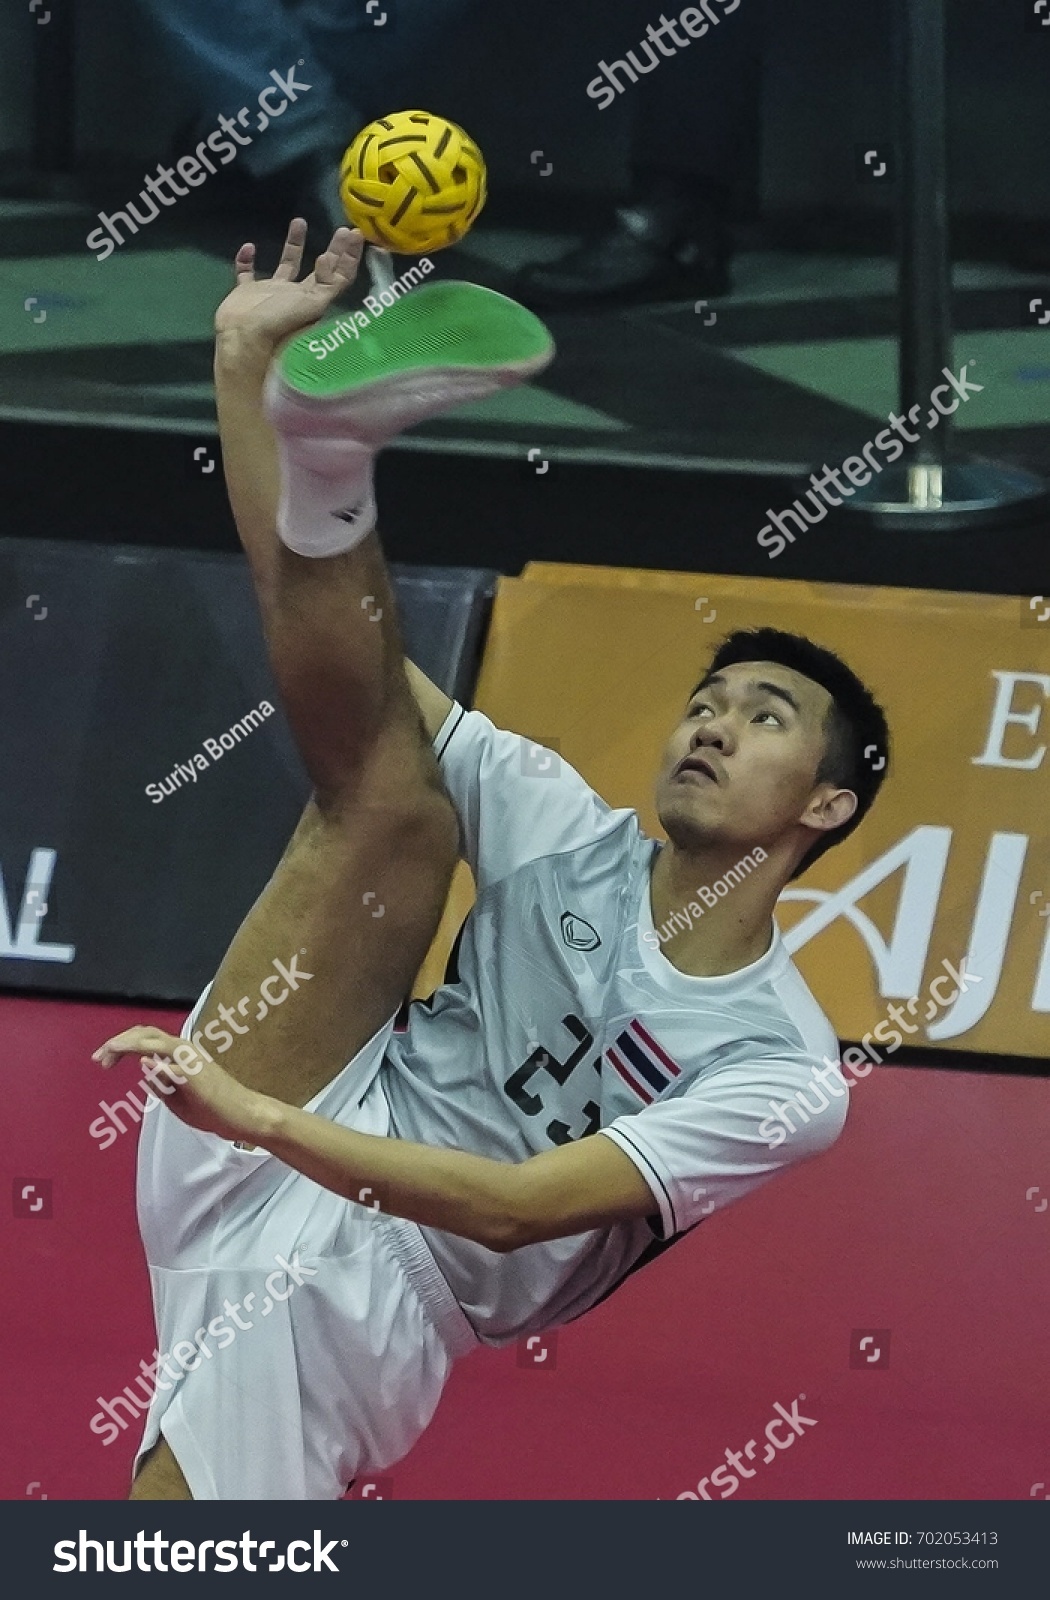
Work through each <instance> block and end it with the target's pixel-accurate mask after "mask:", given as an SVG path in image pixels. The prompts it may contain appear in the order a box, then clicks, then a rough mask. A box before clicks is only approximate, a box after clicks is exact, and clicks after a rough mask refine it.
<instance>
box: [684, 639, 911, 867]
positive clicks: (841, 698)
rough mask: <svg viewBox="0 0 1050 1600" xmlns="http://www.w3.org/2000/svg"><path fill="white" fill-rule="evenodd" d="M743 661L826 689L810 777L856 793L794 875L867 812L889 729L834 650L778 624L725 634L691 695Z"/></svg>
mask: <svg viewBox="0 0 1050 1600" xmlns="http://www.w3.org/2000/svg"><path fill="white" fill-rule="evenodd" d="M746 661H775V662H776V663H777V665H778V666H781V667H789V668H790V669H791V671H792V672H797V673H800V674H801V676H802V677H803V678H809V679H810V680H811V682H813V683H819V684H820V687H821V688H822V689H826V690H827V692H828V694H829V695H830V696H831V700H832V705H831V709H830V711H829V713H828V717H827V721H826V723H825V733H826V736H827V742H826V744H825V748H824V756H823V759H822V761H821V763H820V766H819V767H818V769H817V777H816V781H817V782H818V783H834V784H837V785H838V787H839V788H842V789H852V791H853V793H854V794H855V795H856V796H857V809H856V811H855V812H854V813H853V815H852V817H850V819H849V821H848V822H844V823H842V824H841V826H839V827H838V828H835V829H834V830H833V831H832V832H831V833H828V834H822V835H821V836H820V838H819V839H818V841H817V843H816V844H815V845H813V846H812V848H811V849H809V850H807V852H806V854H805V855H804V856H803V857H802V860H801V861H800V862H799V864H798V866H797V867H796V868H795V870H794V872H793V873H792V874H791V877H792V879H794V878H797V877H799V876H800V875H801V874H802V873H803V872H805V870H806V868H807V867H811V866H812V865H813V863H814V861H816V860H817V859H818V857H819V856H822V855H823V854H824V852H825V850H830V849H831V847H832V845H836V844H841V842H842V840H843V839H847V838H848V837H849V835H850V834H851V833H852V832H853V831H854V829H855V828H858V827H859V826H860V824H861V823H862V822H863V820H864V818H865V817H866V816H867V814H868V812H869V811H870V810H871V807H872V805H873V804H874V801H875V796H876V795H877V794H878V792H879V790H880V789H881V787H882V782H883V779H884V778H885V777H886V774H887V773H888V772H889V764H890V730H889V726H888V724H887V722H886V713H885V712H884V711H883V709H882V707H881V706H880V705H879V703H878V701H877V700H876V699H875V696H874V695H873V694H872V692H871V690H870V689H869V688H868V687H867V686H866V685H865V684H863V683H862V682H861V680H860V679H859V678H858V677H857V675H856V673H855V672H853V671H852V670H851V669H850V668H849V667H847V665H846V663H845V662H844V661H843V660H841V658H840V657H839V656H837V655H835V653H834V651H832V650H827V649H825V647H824V646H823V645H819V644H814V643H813V641H812V639H806V638H804V637H803V635H802V634H798V633H782V632H781V630H780V629H779V628H740V629H738V630H737V631H736V632H735V633H731V634H728V635H727V636H726V638H724V639H723V640H722V642H721V644H719V645H717V646H716V648H715V652H714V655H713V656H712V658H711V664H710V666H709V667H708V669H707V671H706V672H705V673H704V676H703V677H702V678H701V680H700V682H699V683H698V684H697V686H696V689H694V690H693V694H694V695H695V694H696V693H697V692H698V691H699V690H700V689H702V688H703V687H704V685H705V684H706V683H707V682H708V681H709V679H711V678H712V677H713V676H714V675H715V673H716V672H721V670H722V668H723V667H734V666H737V665H738V664H739V663H741V662H746ZM690 698H692V696H690ZM789 881H790V880H789Z"/></svg>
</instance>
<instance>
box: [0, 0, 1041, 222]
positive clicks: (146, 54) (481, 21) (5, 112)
mask: <svg viewBox="0 0 1050 1600" xmlns="http://www.w3.org/2000/svg"><path fill="white" fill-rule="evenodd" d="M63 3H64V5H65V6H66V7H67V8H73V15H74V17H75V25H76V28H77V32H78V37H79V41H80V44H79V49H78V55H77V72H76V128H77V144H78V148H79V151H80V155H81V159H82V161H83V163H84V165H85V167H87V168H97V167H105V166H111V165H114V164H116V165H120V164H128V163H130V165H131V166H133V167H134V166H137V165H138V164H139V163H140V160H149V159H152V160H153V161H155V160H156V159H157V153H158V150H159V149H163V148H164V144H165V141H166V140H167V139H169V138H170V137H171V136H172V135H173V133H174V131H175V129H176V127H177V126H178V124H179V122H180V120H181V119H183V118H184V117H185V116H186V115H187V113H188V111H189V110H190V109H191V108H189V107H187V105H186V104H185V102H184V100H183V98H182V97H181V96H180V93H179V91H178V90H177V89H176V87H175V85H174V84H173V82H172V81H171V78H170V75H169V74H167V73H165V71H164V70H163V57H162V54H161V53H160V51H159V50H158V48H157V45H156V41H155V37H154V36H153V34H152V32H151V30H150V29H149V27H148V26H147V24H146V22H145V20H144V18H143V17H142V15H141V14H140V11H139V9H138V7H137V5H136V3H135V0H90V3H85V0H63ZM216 3H217V4H221V0H216ZM348 3H353V0H348ZM394 3H395V4H396V0H394ZM894 3H895V0H772V3H770V5H769V7H768V24H767V28H766V42H765V51H764V56H765V60H764V81H765V91H764V127H763V159H762V184H761V190H762V200H763V206H764V209H765V210H766V212H767V213H771V212H776V211H783V210H791V209H799V208H802V209H812V208H818V209H819V208H834V207H839V208H842V207H850V206H852V207H859V208H860V209H861V210H862V211H866V212H869V213H872V212H873V213H878V212H879V211H880V210H882V209H883V208H884V206H885V205H886V203H887V200H886V197H885V195H884V193H880V192H879V191H878V190H877V189H873V188H872V187H870V186H860V185H858V182H857V179H856V176H855V172H854V164H853V163H854V150H855V146H856V144H857V143H858V142H860V141H865V142H866V141H869V140H873V139H876V138H880V139H885V138H887V137H888V136H890V135H891V133H892V121H891V119H892V106H891V97H890V93H889V61H890V32H891V19H892V14H893V10H894ZM743 4H744V5H747V4H748V0H743ZM671 9H672V10H673V9H674V8H671ZM678 9H680V7H679V8H678ZM948 11H949V27H950V52H951V54H950V82H951V102H952V103H951V140H952V151H953V163H954V174H953V191H954V192H953V202H954V205H955V208H956V209H957V210H960V211H963V212H972V213H977V214H983V215H985V216H987V217H995V216H1012V217H1017V218H1024V219H1029V220H1035V221H1039V222H1040V223H1047V224H1048V225H1050V161H1048V160H1047V155H1048V153H1050V95H1048V93H1047V83H1048V73H1050V28H1046V29H1043V30H1033V29H1032V28H1031V27H1030V26H1028V18H1029V16H1030V13H1031V5H1030V0H951V4H950V6H949V7H948ZM658 12H659V8H658V7H656V6H655V5H654V6H653V7H652V8H651V15H652V16H653V17H655V16H656V15H658ZM649 15H650V13H649V12H646V11H645V10H644V8H643V10H642V11H641V13H640V12H639V8H638V5H637V3H636V0H631V3H630V4H628V3H626V0H602V3H601V4H600V5H599V4H591V3H584V4H579V3H577V4H576V5H574V6H572V7H569V6H566V5H565V4H564V3H563V0H530V3H529V4H528V5H520V4H510V3H509V0H484V4H482V5H481V6H480V7H479V10H478V14H477V16H476V18H475V21H474V22H473V23H472V25H471V31H470V42H469V44H468V45H467V46H466V47H464V43H463V39H462V38H461V37H453V38H450V39H449V41H448V42H447V43H446V45H445V46H444V47H440V46H439V47H438V48H437V49H435V50H434V51H433V52H431V53H430V55H429V57H428V60H427V63H426V64H425V70H424V78H425V80H426V85H427V86H428V87H429V89H430V92H431V93H432V94H433V95H434V96H436V97H437V98H439V99H441V98H444V97H445V96H448V97H449V98H453V99H454V100H455V102H456V105H457V107H458V108H461V115H462V117H463V119H464V120H468V119H469V122H470V125H471V127H472V129H474V130H475V132H476V137H477V138H478V139H479V140H481V141H482V143H483V144H484V146H485V150H486V154H487V157H488V159H489V163H490V167H491V171H492V176H493V180H494V182H493V187H494V189H495V190H496V191H497V195H498V194H500V193H501V192H506V191H508V190H511V189H514V188H518V189H521V190H524V191H526V192H533V193H536V192H537V191H538V185H537V181H536V173H535V168H534V167H532V166H531V165H530V161H529V156H530V154H531V151H532V150H533V149H535V148H536V147H537V146H541V147H542V148H543V149H544V150H545V151H546V152H547V155H548V157H549V158H550V159H552V160H553V162H554V168H555V170H554V173H553V174H552V176H551V178H550V180H549V182H547V183H545V184H544V186H543V196H544V198H545V199H546V201H547V202H548V203H550V201H551V200H552V198H553V197H555V196H556V195H558V194H563V193H565V192H567V191H570V192H576V193H579V192H581V191H583V192H587V193H595V192H612V191H615V190H616V189H617V188H620V187H622V185H623V183H624V180H625V174H626V155H627V148H628V137H629V131H630V120H629V119H630V113H629V110H628V108H627V107H626V106H622V107H621V105H619V104H618V105H617V106H614V107H612V108H611V109H610V110H609V111H608V112H606V113H600V112H598V110H597V108H596V105H595V103H594V102H593V101H591V100H588V98H587V96H586V92H585V86H586V83H587V82H588V80H589V79H590V78H591V77H593V76H594V73H595V71H596V64H597V62H598V60H599V59H600V58H601V57H603V56H606V57H611V56H612V55H615V54H616V53H617V52H619V53H622V51H623V50H624V49H626V48H629V47H630V46H631V45H632V44H633V43H635V42H636V41H637V39H638V38H639V37H640V36H641V33H642V31H643V26H642V25H640V22H639V17H640V16H641V20H642V23H643V24H644V20H645V18H646V17H647V16H649ZM736 15H737V17H738V18H739V17H741V16H742V15H743V13H742V11H741V12H739V13H737V14H736ZM34 32H35V29H34V23H33V20H32V16H31V13H30V12H29V9H28V6H13V5H12V6H9V7H5V8H4V9H3V11H2V12H0V163H2V164H3V166H4V167H6V168H8V169H11V168H17V167H20V166H22V165H24V157H25V153H26V151H27V150H28V148H29V146H30V143H31V133H30V117H31V96H30V83H31V72H30V63H31V57H32V49H33V41H34ZM626 99H627V97H626V96H625V97H624V100H625V101H626Z"/></svg>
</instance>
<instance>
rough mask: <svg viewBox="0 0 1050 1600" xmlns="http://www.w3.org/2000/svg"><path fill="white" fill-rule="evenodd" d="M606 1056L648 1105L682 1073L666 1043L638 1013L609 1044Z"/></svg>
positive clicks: (628, 1084)
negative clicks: (655, 1036) (641, 1021)
mask: <svg viewBox="0 0 1050 1600" xmlns="http://www.w3.org/2000/svg"><path fill="white" fill-rule="evenodd" d="M605 1058H606V1060H607V1061H608V1063H609V1065H610V1066H611V1067H612V1068H613V1070H614V1071H615V1072H618V1073H619V1074H620V1077H621V1078H622V1079H623V1081H624V1083H626V1084H627V1086H628V1088H630V1089H633V1090H634V1092H635V1094H636V1095H637V1096H638V1098H639V1100H641V1101H642V1103H643V1104H644V1105H647V1106H651V1105H652V1103H653V1101H654V1100H657V1099H659V1097H660V1095H662V1094H663V1092H664V1090H665V1089H668V1088H670V1086H671V1084H672V1083H674V1081H675V1079H676V1078H680V1077H681V1075H682V1069H681V1067H680V1066H679V1065H678V1063H677V1061H672V1060H671V1057H670V1056H669V1055H668V1054H667V1051H666V1050H665V1049H664V1047H663V1045H661V1044H658V1043H657V1041H656V1040H655V1039H654V1038H653V1036H652V1034H651V1033H650V1032H649V1030H648V1028H646V1027H644V1026H643V1024H642V1023H640V1022H639V1021H638V1018H637V1017H632V1019H631V1021H630V1022H629V1023H628V1024H627V1026H626V1028H625V1029H624V1030H623V1032H622V1033H621V1034H619V1035H618V1036H617V1039H616V1042H615V1044H611V1045H610V1046H609V1048H608V1050H606V1052H605Z"/></svg>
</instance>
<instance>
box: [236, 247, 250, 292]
mask: <svg viewBox="0 0 1050 1600" xmlns="http://www.w3.org/2000/svg"><path fill="white" fill-rule="evenodd" d="M233 275H234V277H235V278H236V280H237V284H238V286H240V285H241V284H242V283H254V281H255V246H254V245H253V244H242V245H241V248H240V249H239V250H238V252H237V254H236V256H235V257H234V261H233Z"/></svg>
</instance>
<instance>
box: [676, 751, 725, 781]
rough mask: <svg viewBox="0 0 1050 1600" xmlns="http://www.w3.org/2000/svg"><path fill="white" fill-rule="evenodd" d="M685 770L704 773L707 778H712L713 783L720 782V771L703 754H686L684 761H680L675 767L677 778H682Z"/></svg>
mask: <svg viewBox="0 0 1050 1600" xmlns="http://www.w3.org/2000/svg"><path fill="white" fill-rule="evenodd" d="M684 772H697V773H702V774H703V776H704V777H705V778H710V780H711V782H712V783H718V782H720V779H719V776H718V773H717V772H716V771H715V769H714V767H713V766H712V765H711V763H710V761H708V760H706V759H705V758H704V757H703V756H686V758H685V760H684V761H680V762H679V763H678V766H677V767H676V768H675V773H674V775H675V777H676V778H680V777H681V776H682V774H683V773H684Z"/></svg>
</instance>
